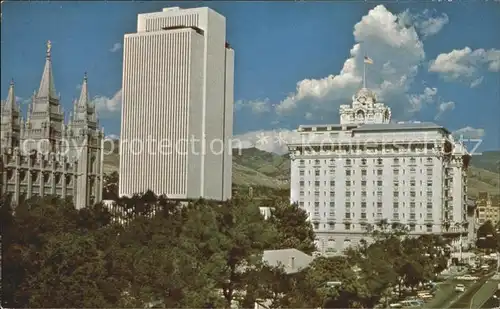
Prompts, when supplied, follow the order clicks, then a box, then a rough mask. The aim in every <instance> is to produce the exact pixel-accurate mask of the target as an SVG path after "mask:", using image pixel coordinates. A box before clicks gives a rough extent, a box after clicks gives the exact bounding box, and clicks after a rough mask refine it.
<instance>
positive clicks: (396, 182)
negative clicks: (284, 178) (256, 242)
mask: <svg viewBox="0 0 500 309" xmlns="http://www.w3.org/2000/svg"><path fill="white" fill-rule="evenodd" d="M329 183H330V187H335V180H330V182H329ZM402 183H403V185H405V184H406V182H405V180H403V182H402ZM311 184H312V182H311V181H310V180H309V181H308V185H309V186H310V185H311ZM355 184H356V181H355V180H346V181H345V185H346V187H350V186H351V185H353V186H354V185H355ZM366 184H367V182H366V180H361V186H362V187H366ZM373 184H374V185H375V184H376V185H377V186H378V187H382V186H383V185H384V181H383V180H377V181H375V180H373ZM299 185H300V186H301V187H303V186H304V185H305V181H304V180H301V181H299ZM320 185H321V181H319V180H316V181H314V186H315V187H319V186H320ZM323 185H325V186H326V185H327V182H326V181H323ZM393 185H394V186H395V187H398V186H399V179H396V180H393ZM416 185H417V181H416V180H415V179H412V180H410V187H415V186H416ZM420 185H421V186H422V185H423V181H422V180H420ZM432 186H433V183H432V180H427V187H432Z"/></svg>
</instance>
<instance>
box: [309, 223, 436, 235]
mask: <svg viewBox="0 0 500 309" xmlns="http://www.w3.org/2000/svg"><path fill="white" fill-rule="evenodd" d="M319 225H320V224H319V223H317V222H315V223H313V228H314V229H315V230H319ZM327 225H328V229H329V230H335V223H328V224H323V228H324V229H326V228H327ZM416 226H417V225H416V224H409V225H408V228H409V230H410V232H415V231H416V230H417V229H416ZM343 227H344V230H345V231H350V230H355V229H356V225H355V224H352V223H343ZM367 227H368V225H367V224H360V228H361V229H362V230H366V229H367ZM419 227H420V231H422V230H423V226H422V225H419ZM425 231H426V232H429V233H430V232H432V224H426V225H425Z"/></svg>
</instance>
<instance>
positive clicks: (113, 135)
mask: <svg viewBox="0 0 500 309" xmlns="http://www.w3.org/2000/svg"><path fill="white" fill-rule="evenodd" d="M105 139H108V140H109V139H112V140H117V139H120V135H116V134H110V135H106V137H105Z"/></svg>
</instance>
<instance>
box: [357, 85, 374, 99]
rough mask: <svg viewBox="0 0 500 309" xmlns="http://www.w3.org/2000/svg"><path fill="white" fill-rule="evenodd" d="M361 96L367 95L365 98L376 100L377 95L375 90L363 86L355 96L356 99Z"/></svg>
mask: <svg viewBox="0 0 500 309" xmlns="http://www.w3.org/2000/svg"><path fill="white" fill-rule="evenodd" d="M360 97H365V98H372V99H373V102H376V101H377V100H376V95H375V92H373V91H371V90H370V89H368V88H361V89H359V90H358V92H356V95H355V96H354V99H358V98H360Z"/></svg>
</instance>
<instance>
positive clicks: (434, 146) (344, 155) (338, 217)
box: [288, 88, 473, 254]
mask: <svg viewBox="0 0 500 309" xmlns="http://www.w3.org/2000/svg"><path fill="white" fill-rule="evenodd" d="M390 119H391V111H390V109H389V108H388V107H387V106H385V105H384V104H383V103H379V102H377V100H376V96H375V94H374V93H373V92H372V91H370V90H369V89H366V88H362V89H361V90H359V91H358V92H357V94H356V95H354V97H353V102H352V105H342V106H340V124H325V125H315V126H300V127H299V128H298V130H297V135H299V136H300V138H299V137H297V140H295V141H291V142H290V144H289V145H288V148H289V152H290V156H291V181H290V183H291V184H290V186H291V200H292V202H295V203H297V204H298V205H299V207H301V208H303V209H305V210H306V211H307V212H308V214H309V216H310V217H309V218H310V221H311V223H312V224H313V228H314V231H315V233H316V246H317V248H318V251H319V252H321V253H330V254H339V253H341V252H343V250H344V249H346V248H347V247H349V246H351V245H355V244H358V243H359V241H360V240H361V239H365V240H367V241H369V240H370V239H369V234H368V232H370V231H372V230H373V229H377V228H379V227H380V224H384V223H386V224H384V225H386V226H388V227H389V228H391V226H395V225H403V226H405V227H406V228H408V230H409V233H410V234H411V235H416V236H417V235H422V234H439V235H444V236H448V237H450V238H452V239H453V244H454V245H455V246H460V244H461V243H462V236H467V234H468V233H471V232H470V230H469V229H468V224H469V221H470V220H468V213H469V214H470V213H473V211H472V212H471V211H470V210H469V212H468V203H467V202H468V201H467V194H466V193H467V186H466V184H467V173H466V171H467V167H468V163H469V160H470V155H469V154H468V153H467V151H466V150H465V147H464V146H463V145H462V144H461V143H459V142H457V141H455V140H454V139H453V137H452V136H451V134H450V132H449V131H448V130H446V129H445V128H443V127H442V126H439V125H436V124H434V123H425V122H410V123H392V122H390ZM468 239H473V237H464V238H463V241H467V240H468ZM462 245H463V246H465V245H466V244H465V243H462Z"/></svg>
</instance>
